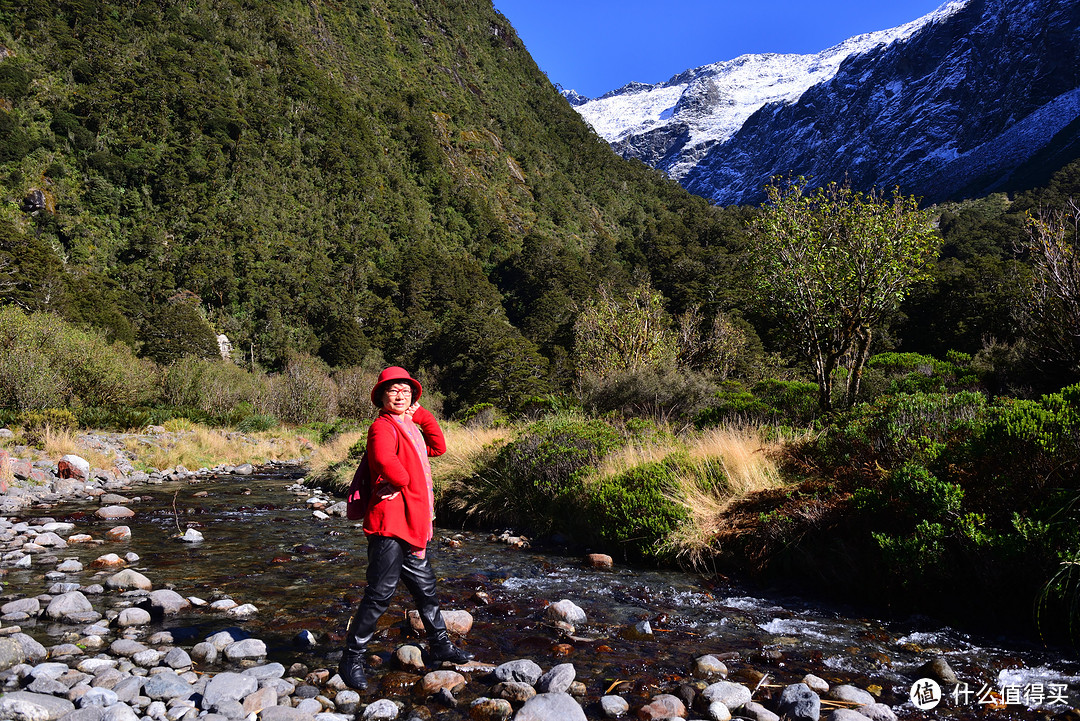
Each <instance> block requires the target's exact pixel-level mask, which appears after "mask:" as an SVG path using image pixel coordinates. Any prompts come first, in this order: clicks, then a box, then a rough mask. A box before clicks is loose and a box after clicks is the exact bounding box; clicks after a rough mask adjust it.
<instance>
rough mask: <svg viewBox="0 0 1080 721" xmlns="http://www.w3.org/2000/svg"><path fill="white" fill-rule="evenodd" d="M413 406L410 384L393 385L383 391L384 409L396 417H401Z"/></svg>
mask: <svg viewBox="0 0 1080 721" xmlns="http://www.w3.org/2000/svg"><path fill="white" fill-rule="evenodd" d="M411 405H412V386H411V385H409V384H408V383H391V384H390V385H389V386H387V387H386V388H384V389H383V392H382V407H383V410H384V411H389V412H390V413H393V414H395V415H399V416H400V415H401V414H402V413H404V412H405V411H407V410H409V406H411Z"/></svg>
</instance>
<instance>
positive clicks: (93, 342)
mask: <svg viewBox="0 0 1080 721" xmlns="http://www.w3.org/2000/svg"><path fill="white" fill-rule="evenodd" d="M0 341H2V342H0V348H2V350H0V404H2V405H4V406H6V407H9V408H18V409H20V410H28V409H34V408H47V407H58V406H80V405H89V406H110V405H124V404H139V403H146V402H148V401H152V400H154V399H155V398H156V396H157V387H156V380H157V368H156V367H155V366H154V364H153V363H150V362H148V361H144V360H140V359H138V358H136V357H135V356H134V354H133V353H132V352H131V349H130V348H129V347H128V346H127V345H125V344H123V343H115V344H112V345H110V344H109V343H107V342H106V341H105V339H104V338H103V337H102V336H101V335H100V334H98V333H96V332H93V331H84V330H80V329H77V328H75V327H74V326H72V325H70V324H68V323H65V322H64V321H63V320H61V319H60V318H59V317H57V316H54V315H52V314H49V313H34V314H31V315H27V314H25V313H23V312H22V311H20V310H19V309H18V308H15V307H12V306H7V307H3V308H0Z"/></svg>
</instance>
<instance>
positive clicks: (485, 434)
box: [431, 423, 511, 489]
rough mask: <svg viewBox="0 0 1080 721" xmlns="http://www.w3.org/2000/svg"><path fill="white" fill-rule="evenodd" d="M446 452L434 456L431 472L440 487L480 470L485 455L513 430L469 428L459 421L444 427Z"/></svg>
mask: <svg viewBox="0 0 1080 721" xmlns="http://www.w3.org/2000/svg"><path fill="white" fill-rule="evenodd" d="M443 434H444V435H445V436H446V453H444V454H443V455H441V456H438V457H437V458H432V459H431V475H432V477H433V479H434V481H435V486H436V489H438V488H440V487H441V486H444V485H445V484H446V483H448V482H450V481H451V480H453V479H458V478H468V477H469V476H471V475H472V474H473V473H475V472H476V470H477V466H478V463H479V461H480V459H481V458H482V457H483V456H484V454H485V453H486V452H487V451H488V450H489V449H491V448H494V447H495V446H496V445H497V444H498V443H500V442H501V441H503V440H506V439H507V438H509V437H510V435H511V431H510V429H508V428H506V427H501V428H466V427H465V426H462V425H459V424H457V423H448V424H446V425H445V426H443Z"/></svg>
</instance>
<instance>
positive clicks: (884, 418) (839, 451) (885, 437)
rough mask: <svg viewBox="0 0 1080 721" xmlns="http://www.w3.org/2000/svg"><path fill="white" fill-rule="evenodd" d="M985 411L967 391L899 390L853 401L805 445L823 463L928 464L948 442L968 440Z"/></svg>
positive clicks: (978, 397) (982, 400) (834, 465)
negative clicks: (947, 392) (894, 392)
mask: <svg viewBox="0 0 1080 721" xmlns="http://www.w3.org/2000/svg"><path fill="white" fill-rule="evenodd" d="M986 416H987V403H986V398H985V397H984V396H983V395H981V394H979V393H975V392H972V391H961V392H959V393H955V394H944V393H935V394H929V393H911V394H907V393H901V394H898V395H895V396H886V397H882V398H879V399H877V400H875V401H874V402H872V403H860V404H858V405H856V406H855V407H854V408H852V409H851V410H849V411H847V412H845V413H844V414H842V415H840V416H838V417H837V419H836V420H835V421H833V422H832V423H831V424H830V425H829V426H828V428H827V429H826V432H825V433H823V434H822V435H821V436H820V437H819V439H818V440H817V441H816V442H814V443H813V444H811V445H810V446H809V447H808V449H809V451H810V455H811V456H812V458H813V459H814V461H815V462H816V463H818V464H819V465H821V466H823V467H825V468H839V467H850V466H873V465H876V466H879V467H880V468H882V469H885V470H888V469H891V468H894V467H896V466H897V465H898V464H901V463H904V462H905V461H909V460H914V461H920V462H923V463H931V462H933V461H934V460H935V459H936V458H937V457H938V455H939V454H940V453H941V451H942V450H943V449H944V448H945V447H946V446H947V445H948V444H953V445H958V444H960V443H963V442H965V441H966V440H967V439H969V438H970V437H971V436H972V435H973V434H974V433H975V431H976V430H977V429H978V428H979V426H980V424H981V423H983V422H984V419H985V418H986Z"/></svg>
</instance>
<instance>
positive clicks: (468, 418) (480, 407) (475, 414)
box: [460, 403, 498, 428]
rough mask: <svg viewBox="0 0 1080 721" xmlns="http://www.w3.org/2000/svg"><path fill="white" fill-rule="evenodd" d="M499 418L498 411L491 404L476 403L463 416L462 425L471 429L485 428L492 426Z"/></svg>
mask: <svg viewBox="0 0 1080 721" xmlns="http://www.w3.org/2000/svg"><path fill="white" fill-rule="evenodd" d="M497 416H498V410H497V409H496V408H495V406H493V405H492V404H490V403H476V404H474V405H472V406H469V408H467V409H466V410H465V411H464V412H462V414H461V418H460V421H461V424H462V425H463V426H468V427H470V428H477V427H479V428H484V427H487V426H490V425H492V424H493V423H494V422H495V419H496V417H497Z"/></svg>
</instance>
